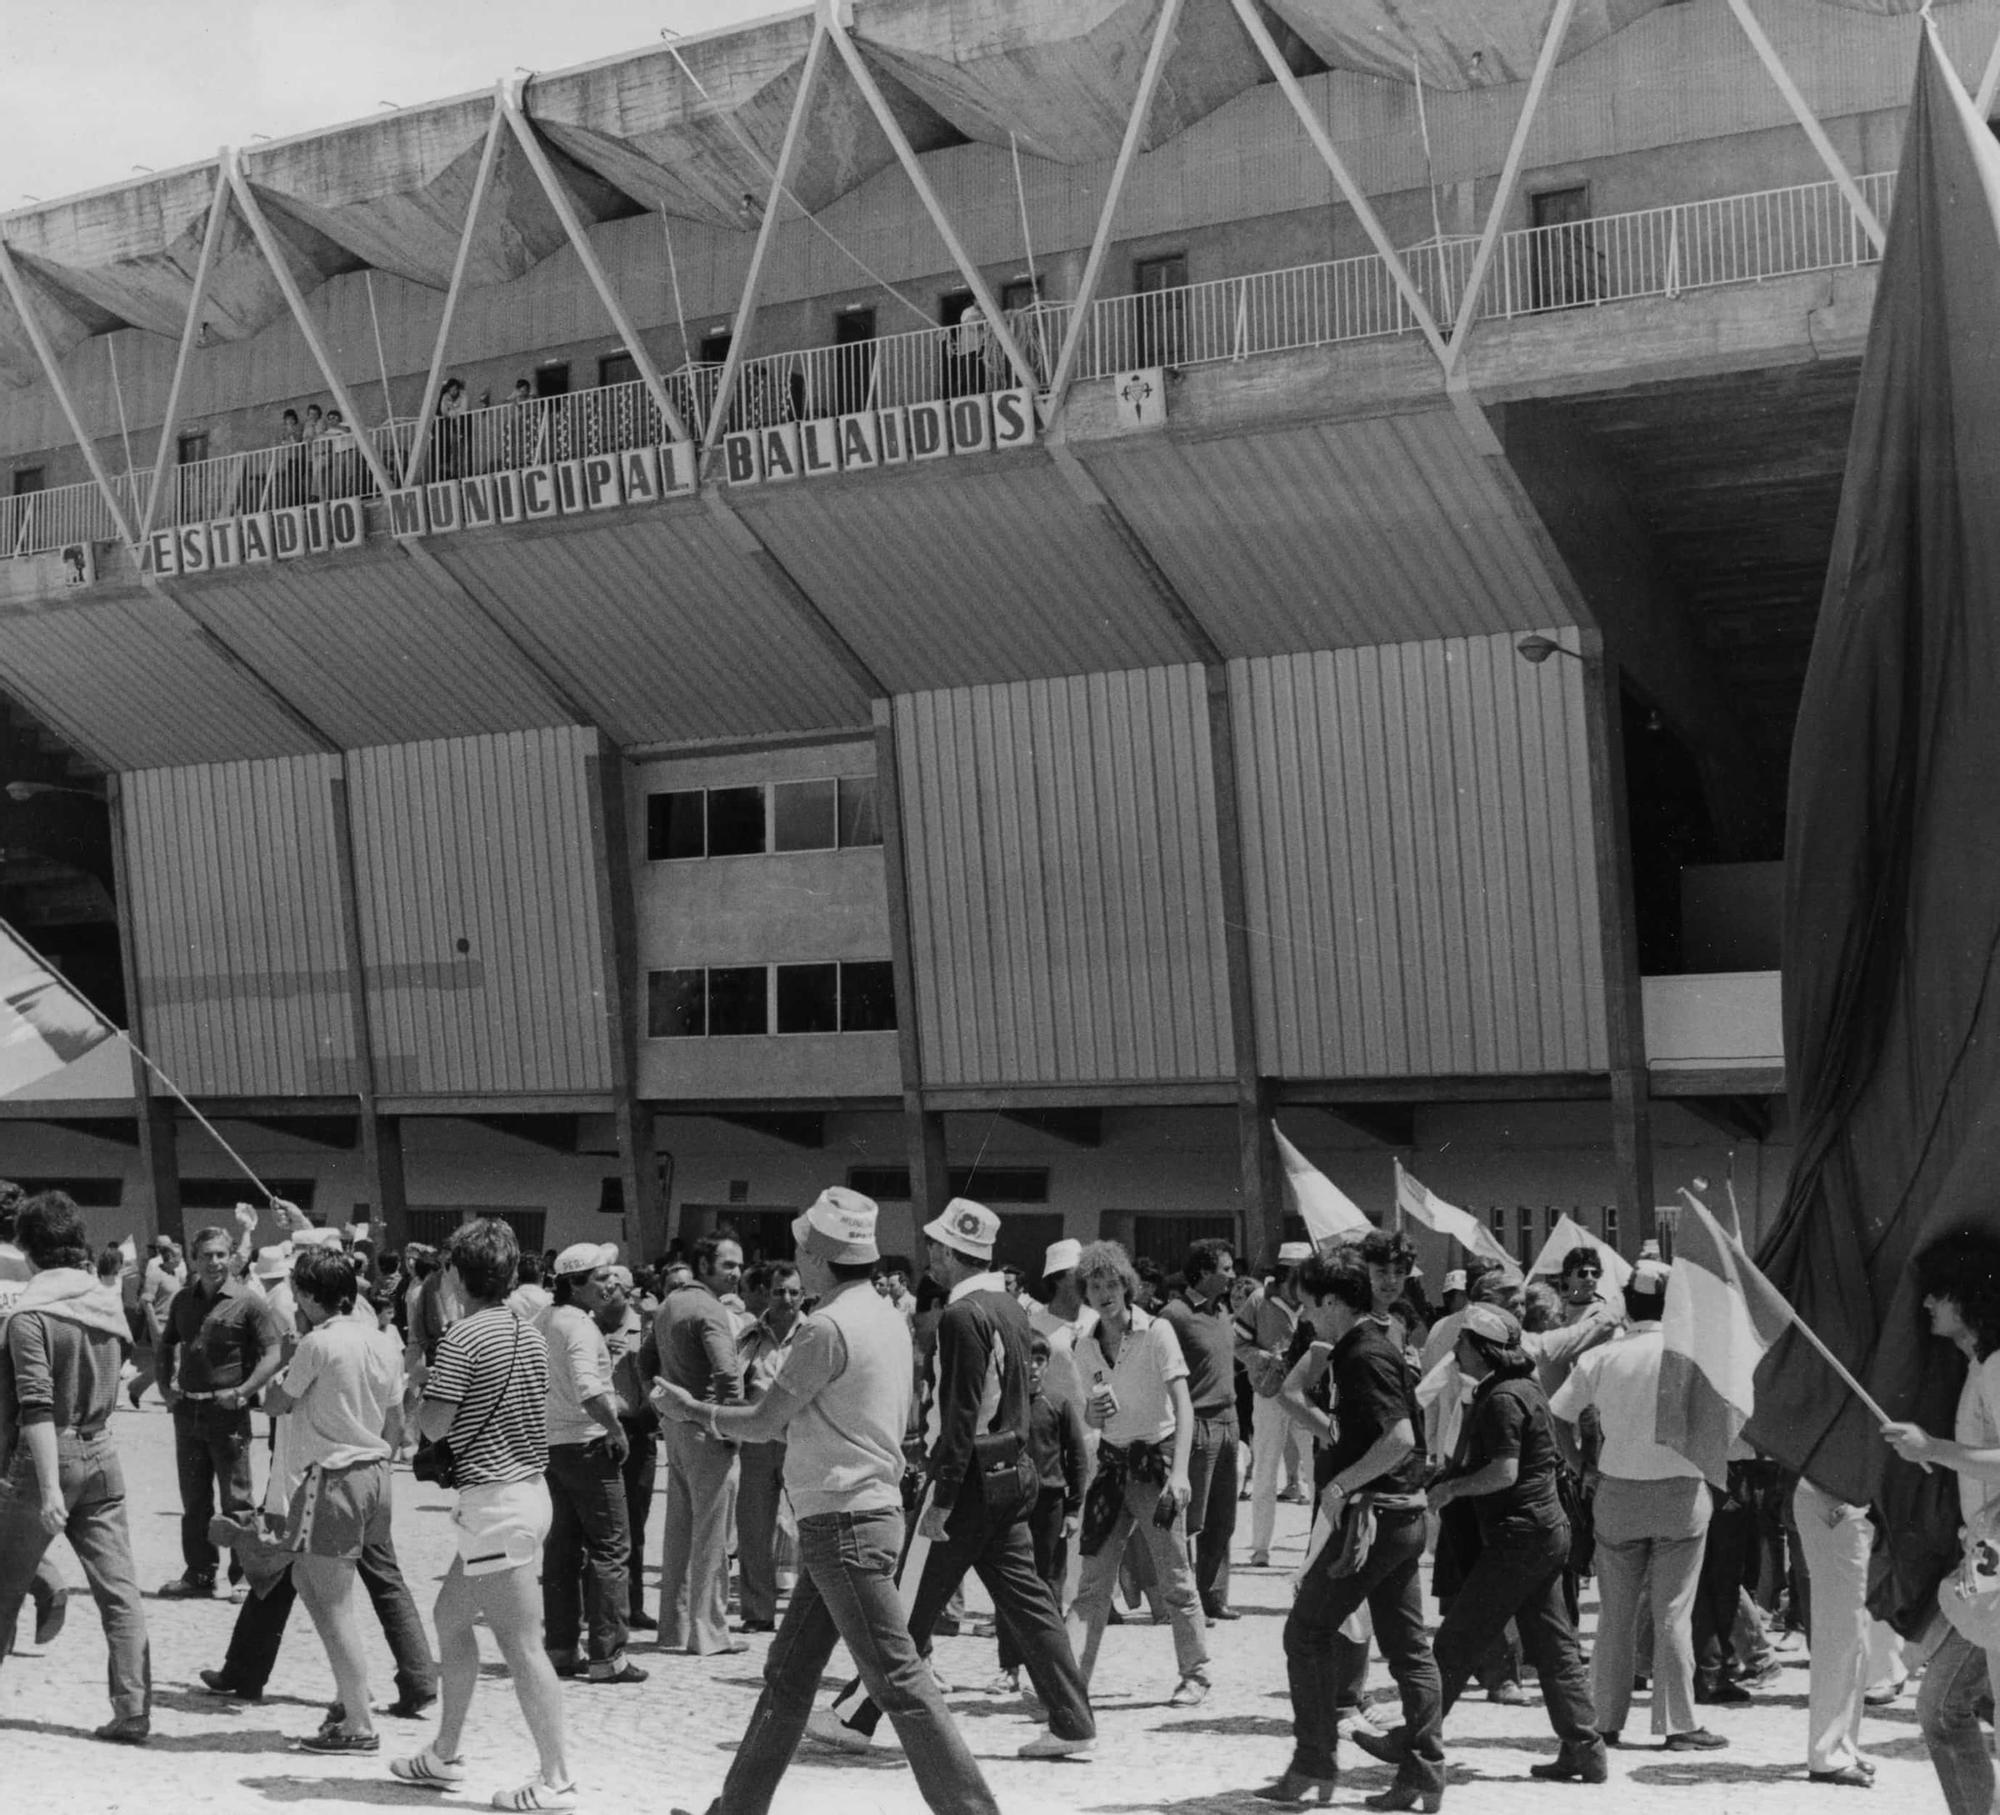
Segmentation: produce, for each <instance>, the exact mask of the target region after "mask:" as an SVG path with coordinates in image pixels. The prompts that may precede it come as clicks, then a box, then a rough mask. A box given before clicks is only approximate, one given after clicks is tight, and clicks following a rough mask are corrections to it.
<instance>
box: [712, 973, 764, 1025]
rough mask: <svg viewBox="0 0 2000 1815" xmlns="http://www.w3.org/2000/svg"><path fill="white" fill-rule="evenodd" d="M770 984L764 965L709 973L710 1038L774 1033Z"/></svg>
mask: <svg viewBox="0 0 2000 1815" xmlns="http://www.w3.org/2000/svg"><path fill="white" fill-rule="evenodd" d="M770 994H771V991H770V984H769V981H768V980H767V979H766V977H765V974H764V967H763V965H761V964H738V965H729V966H726V967H723V968H718V969H715V970H711V971H710V972H709V973H708V1031H709V1034H710V1036H711V1037H715V1036H720V1035H729V1034H767V1033H769V1032H770V1031H771V1003H770Z"/></svg>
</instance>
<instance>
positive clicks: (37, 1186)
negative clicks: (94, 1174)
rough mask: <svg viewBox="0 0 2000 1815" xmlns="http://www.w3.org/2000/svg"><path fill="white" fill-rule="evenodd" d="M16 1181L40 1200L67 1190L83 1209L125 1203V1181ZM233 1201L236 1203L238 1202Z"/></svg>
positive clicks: (83, 1179) (87, 1179)
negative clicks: (45, 1193)
mask: <svg viewBox="0 0 2000 1815" xmlns="http://www.w3.org/2000/svg"><path fill="white" fill-rule="evenodd" d="M13 1182H14V1183H15V1184H17V1185H19V1186H20V1187H21V1189H22V1190H23V1191H24V1192H26V1193H27V1195H28V1196H30V1197H40V1196H41V1194H42V1193H43V1192H44V1191H66V1192H68V1193H69V1196H70V1200H71V1202H73V1203H74V1204H75V1205H76V1207H77V1208H78V1209H79V1210H115V1209H117V1208H118V1206H119V1205H120V1204H121V1203H123V1202H124V1201H125V1181H124V1180H123V1179H122V1178H26V1177H23V1176H22V1175H20V1174H18V1173H17V1174H16V1175H15V1177H14V1181H13ZM246 1182H247V1181H246ZM281 1195H283V1194H282V1193H281ZM229 1201H230V1202H231V1203H232V1204H234V1203H235V1202H236V1201H237V1200H236V1199H235V1198H231V1199H230V1200H229Z"/></svg>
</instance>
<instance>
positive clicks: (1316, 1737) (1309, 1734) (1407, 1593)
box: [1285, 1508, 1444, 1793]
mask: <svg viewBox="0 0 2000 1815" xmlns="http://www.w3.org/2000/svg"><path fill="white" fill-rule="evenodd" d="M1339 1551H1340V1544H1339V1541H1338V1537H1337V1536H1336V1538H1335V1539H1334V1540H1333V1541H1331V1542H1329V1543H1328V1544H1327V1546H1326V1548H1325V1549H1324V1550H1322V1551H1321V1552H1320V1554H1319V1556H1318V1558H1317V1560H1316V1561H1315V1562H1314V1564H1313V1567H1312V1570H1311V1572H1310V1573H1309V1574H1308V1575H1307V1576H1306V1579H1305V1580H1304V1581H1303V1582H1301V1583H1300V1584H1299V1596H1298V1599H1297V1600H1295V1601H1294V1602H1293V1603H1292V1611H1291V1613H1290V1614H1289V1615H1288V1616H1287V1617H1286V1620H1285V1672H1286V1675H1287V1676H1288V1677H1289V1678H1290V1680H1291V1690H1292V1764H1291V1768H1292V1769H1293V1770H1294V1771H1297V1772H1299V1773H1300V1774H1301V1775H1303V1776H1306V1777H1332V1776H1333V1775H1334V1774H1335V1770H1336V1768H1337V1767H1336V1765H1335V1761H1334V1747H1335V1743H1336V1742H1335V1731H1336V1730H1335V1724H1334V1711H1335V1709H1336V1708H1337V1707H1338V1705H1339V1701H1340V1687H1341V1678H1342V1676H1343V1674H1344V1673H1345V1672H1346V1671H1348V1670H1351V1667H1352V1666H1351V1659H1350V1658H1349V1657H1348V1656H1347V1655H1345V1654H1344V1653H1343V1649H1342V1647H1340V1646H1339V1645H1338V1644H1337V1643H1336V1641H1337V1640H1338V1639H1339V1637H1340V1628H1341V1626H1342V1624H1343V1623H1344V1622H1345V1621H1346V1620H1348V1619H1349V1618H1350V1617H1351V1616H1352V1615H1353V1614H1354V1612H1355V1610H1356V1609H1357V1608H1358V1607H1360V1606H1361V1604H1362V1603H1363V1602H1364V1601H1365V1602H1367V1604H1368V1612H1369V1614H1370V1616H1371V1617H1372V1618H1373V1619H1374V1622H1375V1642H1376V1643H1377V1644H1378V1645H1380V1646H1381V1647H1382V1655H1383V1657H1384V1658H1385V1659H1386V1660H1387V1661H1388V1665H1389V1674H1390V1676H1392V1677H1393V1678H1394V1679H1395V1682H1396V1687H1397V1688H1398V1689H1400V1690H1401V1691H1402V1692H1403V1732H1404V1736H1405V1740H1406V1743H1407V1750H1406V1752H1405V1754H1404V1757H1403V1760H1402V1762H1401V1764H1400V1765H1398V1767H1397V1770H1396V1781H1397V1783H1398V1784H1399V1785H1401V1786H1402V1787H1404V1788H1406V1789H1413V1790H1421V1791H1426V1792H1431V1793H1442V1791H1443V1789H1444V1739H1443V1732H1442V1729H1443V1724H1444V1710H1443V1706H1442V1703H1443V1689H1442V1685H1441V1684H1440V1681H1439V1678H1438V1667H1437V1660H1436V1659H1435V1658H1434V1657H1432V1655H1431V1642H1430V1639H1429V1637H1428V1636H1427V1635H1426V1634H1425V1631H1424V1604H1423V1594H1422V1591H1421V1589H1420V1587H1419V1585H1418V1581H1417V1569H1418V1566H1419V1565H1420V1564H1421V1563H1422V1562H1423V1558H1424V1515H1423V1512H1422V1509H1421V1508H1419V1509H1416V1510H1413V1511H1410V1512H1385V1513H1378V1514H1377V1515H1376V1525H1375V1542H1374V1543H1373V1544H1371V1545H1370V1546H1369V1547H1368V1554H1367V1556H1366V1557H1364V1558H1363V1559H1362V1562H1361V1567H1360V1568H1359V1569H1357V1570H1354V1571H1352V1572H1351V1573H1349V1574H1347V1575H1342V1576H1337V1575H1335V1574H1334V1573H1333V1565H1334V1562H1335V1560H1336V1559H1337V1557H1338V1555H1339Z"/></svg>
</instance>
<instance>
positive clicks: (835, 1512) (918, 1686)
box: [654, 1186, 999, 1815]
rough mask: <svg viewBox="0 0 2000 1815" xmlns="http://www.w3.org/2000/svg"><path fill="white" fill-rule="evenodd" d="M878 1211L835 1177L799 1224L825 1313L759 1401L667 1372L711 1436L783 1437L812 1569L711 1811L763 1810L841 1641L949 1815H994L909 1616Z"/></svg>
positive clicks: (903, 1342) (895, 1318)
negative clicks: (899, 1575)
mask: <svg viewBox="0 0 2000 1815" xmlns="http://www.w3.org/2000/svg"><path fill="white" fill-rule="evenodd" d="M875 1220H876V1212H875V1206H874V1204H873V1203H871V1202H870V1201H869V1200H868V1199H867V1198H865V1197H862V1196H860V1195H859V1194H858V1193H856V1192H853V1191H848V1190H846V1189H844V1188H842V1187H840V1186H834V1187H832V1188H830V1189H829V1190H827V1191H824V1192H822V1193H821V1194H820V1197H819V1200H818V1201H817V1202H816V1203H815V1204H814V1205H813V1206H812V1208H811V1209H810V1210H808V1211H807V1212H806V1213H805V1214H804V1215H803V1216H801V1217H799V1218H798V1219H797V1220H796V1221H795V1222H794V1223H793V1224H792V1234H793V1237H794V1239H795V1240H796V1241H797V1242H798V1266H799V1273H800V1277H801V1279H802V1281H803V1283H804V1285H805V1289H806V1291H807V1293H808V1294H810V1295H812V1296H813V1297H815V1298H817V1299H818V1301H819V1308H818V1309H817V1310H816V1311H814V1312H813V1314H812V1316H810V1317H809V1318H807V1319H806V1321H805V1323H804V1325H803V1326H802V1327H801V1329H800V1330H799V1333H798V1335H797V1337H796V1338H795V1339H794V1340H793V1343H792V1353H791V1356H790V1358H789V1359H788V1360H787V1361H786V1363H785V1367H784V1371H783V1372H782V1373H781V1374H779V1375H778V1377H777V1379H776V1380H775V1381H774V1382H773V1383H772V1386H771V1389H770V1391H769V1392H767V1393H766V1394H765V1395H764V1397H763V1398H762V1399H761V1400H760V1401H759V1402H758V1403H757V1404H756V1405H754V1406H735V1405H731V1406H723V1405H718V1404H716V1403H714V1402H713V1401H704V1400H702V1399H700V1398H698V1397H696V1395H695V1394H694V1393H692V1392H689V1391H688V1390H687V1389H685V1388H683V1387H680V1386H677V1385H675V1384H674V1383H673V1382H672V1381H671V1380H669V1379H663V1380H661V1382H660V1383H659V1385H658V1386H657V1387H656V1388H655V1389H654V1393H655V1398H656V1402H657V1404H658V1405H659V1408H660V1411H661V1413H662V1415H663V1416H665V1417H666V1418H668V1419H670V1420H671V1421H673V1423H674V1424H675V1425H676V1426H677V1427H679V1426H691V1427H693V1428H696V1429H699V1430H701V1431H702V1432H703V1433H704V1434H705V1435H706V1436H707V1437H708V1439H709V1440H710V1441H711V1442H714V1443H717V1444H721V1443H768V1442H771V1441H772V1440H774V1439H775V1438H777V1437H779V1436H781V1435H782V1436H783V1437H784V1438H785V1441H786V1450H785V1491H786V1493H787V1494H789V1495H790V1496H791V1501H792V1506H793V1508H794V1510H795V1511H796V1512H797V1514H798V1520H799V1564H800V1579H799V1585H798V1589H797V1591H796V1592H795V1593H794V1594H793V1596H792V1602H791V1606H790V1607H789V1608H788V1609H787V1610H786V1613H785V1618H784V1623H783V1624H782V1625H781V1626H780V1627H779V1628H778V1636H777V1637H776V1638H775V1639H774V1640H772V1642H771V1654H770V1657H769V1659H768V1660H767V1661H766V1663H765V1666H764V1693H763V1694H762V1695H761V1696H760V1697H759V1698H758V1701H757V1707H756V1710H755V1711H754V1712H753V1713H752V1714H751V1716H750V1725H749V1727H748V1729H747V1730H746V1731H745V1733H744V1735H743V1739H742V1742H741V1743H740V1744H739V1745H738V1747H737V1749H736V1758H735V1762H734V1763H733V1764H732V1765H731V1766H730V1768H729V1776H728V1778H727V1779H726V1780H725V1781H724V1783H723V1786H722V1794H721V1795H720V1796H719V1797H717V1798H716V1800H715V1801H714V1803H713V1804H711V1805H710V1810H709V1815H765V1811H766V1810H768V1809H769V1808H770V1806H771V1798H772V1797H773V1795H774V1794H775V1793H776V1791H777V1788H778V1784H779V1781H780V1780H781V1779H782V1778H783V1776H784V1774H785V1770H786V1767H787V1766H788V1765H790V1763H791V1761H792V1754H793V1753H794V1752H795V1751H796V1750H797V1749H798V1743H799V1735H800V1734H801V1733H803V1732H804V1731H805V1724H806V1719H807V1717H808V1716H809V1715H810V1714H811V1712H812V1705H813V1697H814V1695H815V1694H816V1693H817V1691H818V1688H819V1680H820V1674H821V1672H822V1671H823V1670H824V1669H825V1668H826V1664H827V1660H828V1659H829V1658H831V1657H832V1655H833V1648H834V1646H835V1645H836V1644H845V1645H846V1647H847V1650H848V1654H849V1655H850V1656H851V1657H852V1658H853V1660H854V1667H855V1668H856V1670H858V1671H859V1672H860V1674H861V1680H862V1682H863V1683H864V1684H865V1685H866V1686H867V1689H868V1693H869V1694H870V1695H871V1696H872V1697H873V1698H874V1699H875V1701H876V1703H877V1704H878V1705H879V1706H880V1707H881V1709H882V1711H883V1712H884V1713H885V1714H887V1715H888V1717H889V1719H890V1721H891V1722H892V1723H894V1725H895V1728H896V1732H897V1735H898V1737H900V1738H901V1740H902V1742H903V1750H904V1752H905V1753H906V1754H907V1755H908V1758H909V1761H910V1768H911V1770H912V1771H913V1772H914V1773H915V1776H916V1780H917V1788H918V1790H919V1791H920V1792H921V1793H922V1796H923V1799H924V1802H925V1804H926V1806H927V1807H929V1808H932V1809H935V1810H937V1811H939V1815H998V1810H999V1805H998V1804H997V1803H996V1802H995V1801H994V1800H993V1792H992V1791H991V1790H990V1789H989V1788H988V1787H987V1784H986V1780H985V1778H984V1777H983V1776H982V1775H981V1774H980V1770H979V1766H978V1764H977V1762H976V1761H975V1760H974V1759H973V1756H972V1754H971V1752H970V1751H969V1750H968V1749H967V1748H966V1744H965V1741H964V1740H963V1739H962V1738H961V1737H960V1735H959V1731H958V1728H957V1727H956V1726H955V1725H954V1724H953V1722H952V1718H951V1713H950V1710H948V1709H947V1708H946V1707H945V1705H944V1698H943V1697H942V1696H941V1695H940V1694H939V1693H938V1688H937V1684H936V1682H935V1681H934V1680H933V1679H932V1677H931V1674H930V1671H929V1670H928V1669H927V1668H926V1667H925V1665H924V1663H923V1660H922V1659H921V1658H919V1657H918V1656H917V1647H916V1644H915V1642H914V1641H913V1640H912V1639H911V1637H910V1630H909V1627H908V1625H907V1624H906V1623H905V1622H904V1618H903V1608H902V1602H901V1600H900V1598H899V1597H898V1595H897V1592H896V1559H897V1556H898V1554H899V1553H900V1551H901V1550H902V1544H903V1506H902V1491H901V1484H902V1478H903V1433H904V1430H905V1428H906V1427H907V1425H908V1423H909V1413H910V1397H911V1388H912V1383H913V1379H914V1357H913V1354H912V1348H911V1342H910V1331H909V1325H908V1324H907V1323H905V1322H904V1320H903V1315H902V1313H901V1312H900V1311H898V1310H897V1309H896V1307H895V1306H894V1305H892V1304H891V1303H890V1302H889V1301H888V1300H887V1299H886V1298H884V1297H882V1296H881V1295H880V1294H879V1293H878V1292H876V1290H875V1288H874V1286H873V1285H872V1284H871V1283H870V1278H869V1276H870V1274H871V1273H872V1272H873V1271H874V1268H875V1264H876V1261H877V1260H878V1258H879V1250H878V1249H877V1247H876V1241H875Z"/></svg>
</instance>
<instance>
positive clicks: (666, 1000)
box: [646, 971, 708, 1040]
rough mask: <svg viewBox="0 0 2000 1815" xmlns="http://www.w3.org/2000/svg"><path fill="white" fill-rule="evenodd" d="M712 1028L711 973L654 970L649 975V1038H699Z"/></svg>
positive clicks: (647, 1014) (647, 1020)
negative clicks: (710, 1002)
mask: <svg viewBox="0 0 2000 1815" xmlns="http://www.w3.org/2000/svg"><path fill="white" fill-rule="evenodd" d="M707 1032H708V973H707V972H706V971H653V972H650V973H649V974H648V976H647V978H646V1038H647V1039H649V1040H690V1039H699V1038H700V1037H701V1036H702V1035H703V1034H705V1033H707Z"/></svg>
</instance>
